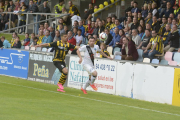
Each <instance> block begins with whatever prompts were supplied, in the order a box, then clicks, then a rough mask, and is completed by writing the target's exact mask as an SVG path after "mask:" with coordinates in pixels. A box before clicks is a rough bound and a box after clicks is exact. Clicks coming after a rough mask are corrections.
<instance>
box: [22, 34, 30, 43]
mask: <svg viewBox="0 0 180 120" xmlns="http://www.w3.org/2000/svg"><path fill="white" fill-rule="evenodd" d="M29 43H30V38H29V33H26V34H25V39H24V41H23V42H22V45H23V46H27V45H29Z"/></svg>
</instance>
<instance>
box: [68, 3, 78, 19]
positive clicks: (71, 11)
mask: <svg viewBox="0 0 180 120" xmlns="http://www.w3.org/2000/svg"><path fill="white" fill-rule="evenodd" d="M69 14H70V16H71V17H72V16H74V15H77V16H80V12H79V10H78V9H77V7H76V6H75V5H73V4H72V1H69Z"/></svg>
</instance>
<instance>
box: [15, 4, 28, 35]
mask: <svg viewBox="0 0 180 120" xmlns="http://www.w3.org/2000/svg"><path fill="white" fill-rule="evenodd" d="M26 12H27V10H26V6H25V5H23V7H22V9H21V10H20V11H19V12H18V14H17V15H19V17H20V18H19V19H20V21H19V26H23V25H26V14H23V13H26ZM25 30H26V27H21V32H20V34H21V33H25Z"/></svg>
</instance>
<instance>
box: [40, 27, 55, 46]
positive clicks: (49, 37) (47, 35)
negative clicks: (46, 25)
mask: <svg viewBox="0 0 180 120" xmlns="http://www.w3.org/2000/svg"><path fill="white" fill-rule="evenodd" d="M51 42H53V38H52V37H51V36H50V31H49V30H46V35H45V36H44V37H43V39H42V44H44V43H51Z"/></svg>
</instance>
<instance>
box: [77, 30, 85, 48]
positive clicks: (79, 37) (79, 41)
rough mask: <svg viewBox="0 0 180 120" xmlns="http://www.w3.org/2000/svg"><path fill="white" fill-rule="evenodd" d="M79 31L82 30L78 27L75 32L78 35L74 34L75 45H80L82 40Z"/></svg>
mask: <svg viewBox="0 0 180 120" xmlns="http://www.w3.org/2000/svg"><path fill="white" fill-rule="evenodd" d="M81 33H82V30H81V29H78V32H77V34H78V35H76V45H77V46H80V45H81V43H82V41H83V36H82V35H81Z"/></svg>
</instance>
